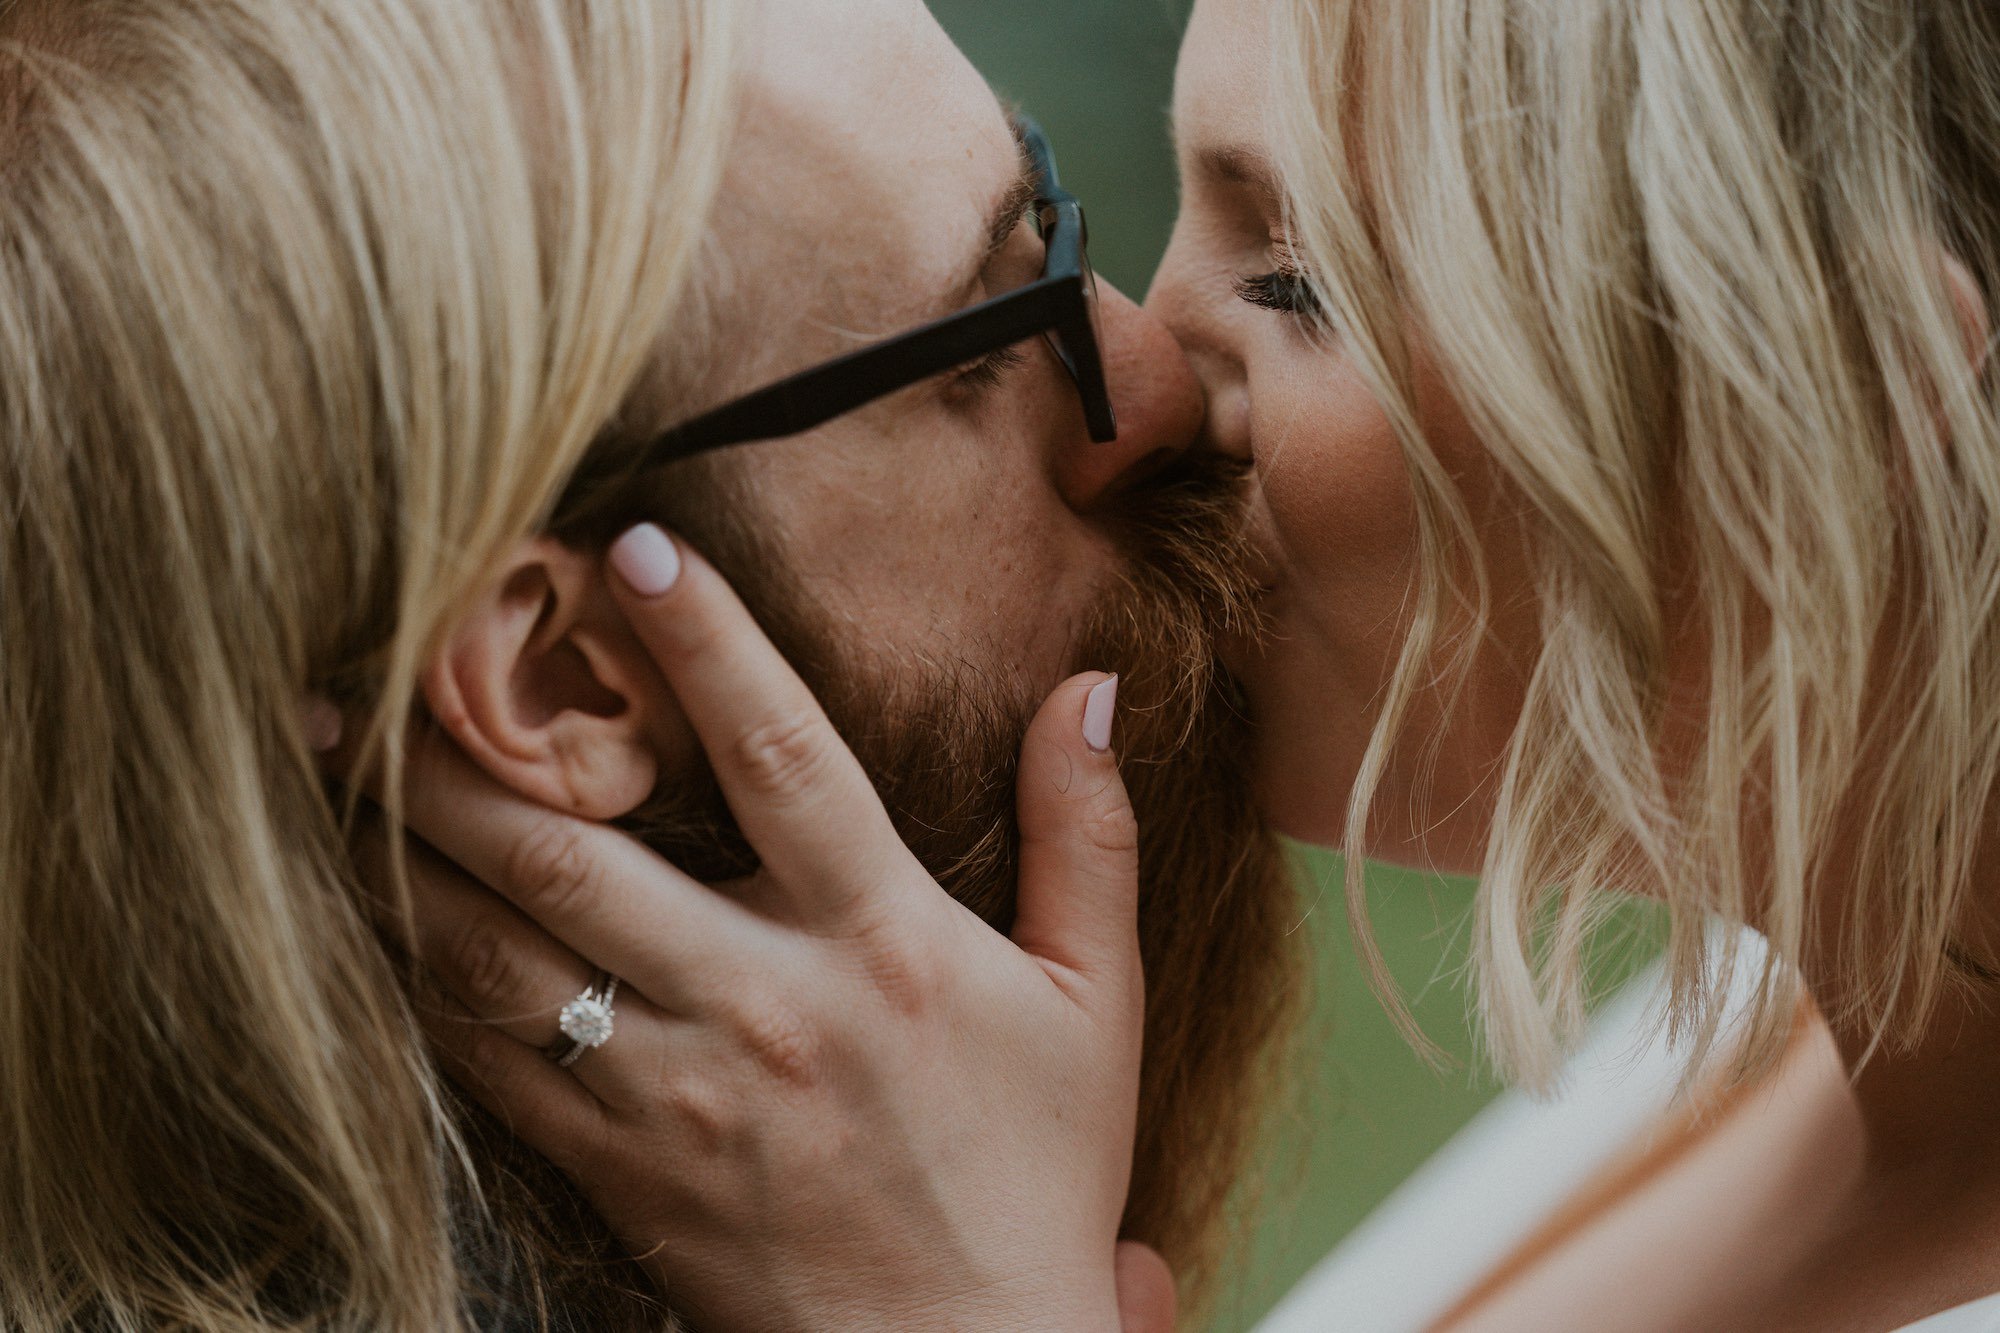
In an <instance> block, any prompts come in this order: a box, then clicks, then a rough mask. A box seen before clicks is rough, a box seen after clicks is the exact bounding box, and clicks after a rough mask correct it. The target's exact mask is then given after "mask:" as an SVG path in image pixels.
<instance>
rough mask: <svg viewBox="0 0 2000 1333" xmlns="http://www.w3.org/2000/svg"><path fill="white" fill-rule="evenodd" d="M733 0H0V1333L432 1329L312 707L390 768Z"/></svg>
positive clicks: (591, 414)
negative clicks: (338, 711)
mask: <svg viewBox="0 0 2000 1333" xmlns="http://www.w3.org/2000/svg"><path fill="white" fill-rule="evenodd" d="M730 8H731V6H730V5H728V4H726V3H712V2H710V0H490V2H489V0H476V2H468V0H284V3H268V0H17V2H16V3H12V4H9V5H7V6H6V7H4V8H0V43H4V45H0V420H4V426H3V427H0V430H4V437H3V438H0V735H4V737H5V746H4V750H0V1326H4V1327H7V1328H10V1329H22V1330H30V1331H34V1330H56V1329H69V1328H77V1327H90V1328H117V1329H140V1328H146V1329H151V1328H160V1327H189V1328H200V1329H204V1330H228V1329H244V1330H247V1329H266V1328H271V1327H280V1326H284V1327H289V1326H292V1325H295V1324H297V1325H311V1326H313V1327H326V1326H337V1327H351V1328H366V1329H370V1330H376V1329H389V1330H395V1329H402V1330H412V1331H413V1333H415V1331H418V1330H421V1331H422V1333H435V1330H438V1329H445V1328H455V1327H459V1326H460V1324H461V1318H462V1310H461V1301H462V1296H463V1287H464V1283H463V1280H462V1279H463V1275H462V1273H461V1272H460V1262H459V1259H458V1258H457V1257H456V1256H455V1253H454V1239H455V1238H454V1213H455V1212H456V1211H458V1209H457V1208H456V1207H455V1205H454V1200H455V1199H456V1200H458V1202H459V1203H463V1202H464V1195H463V1190H462V1187H463V1185H464V1183H465V1181H464V1172H463V1170H462V1169H461V1163H460V1154H459V1149H458V1147H457V1145H458V1140H457V1138H456V1135H455V1132H454V1131H453V1130H452V1128H451V1125H450V1120H449V1117H448V1116H447V1115H446V1114H445V1113H444V1111H443V1109H442V1107H443V1100H444V1097H443V1094H442V1092H441V1090H440V1086H439V1084H438V1083H437V1081H436V1078H435V1076H434V1074H433V1072H432V1071H431V1070H430V1068H429V1067H428V1065H427V1063H426V1061H425V1059H424V1057H423V1055H422V1054H421V1043H420V1041H419V1039H418V1034H417V1032H416V1029H415V1027H414V1025H413V1023H412V1021H411V1017H410V1013H409V1011H408V1008H407V1005H406V1003H405V1002H404V1000H403V999H402V998H401V987H400V986H399V978H398V977H397V976H396V975H395V972H394V969H392V967H391V966H390V965H389V963H388V961H387V960H386V958H385V956H384V953H383V951H382V948H381V946H380V944H379V943H378V942H377V940H376V938H375V936H374V935H373V933H372V932H371V930H370V928H369V925H368V923H367V921H366V920H364V916H363V909H362V904H361V901H360V898H359V895H358V892H357V891H356V889H355V887H354V885H353V877H352V874H351V871H350V869H349V864H348V858H347V854H346V852H345V849H344V844H343V840H342V838H341V836H340V828H339V819H338V812H337V811H336V810H335V809H334V808H333V807H332V806H331V805H330V803H329V801H328V799H327V797H326V796H325V794H324V793H323V789H322V785H321V780H320V777H319V774H318V772H317V770H316V768H315V764H314V758H313V756H312V754H311V753H310V750H309V746H308V741H307V737H306V736H305V734H304V732H303V728H302V725H301V707H300V705H301V700H302V698H303V697H304V695H305V693H306V691H307V690H308V689H309V688H311V689H317V690H322V691H326V692H329V693H333V694H336V695H338V696H340V697H341V698H343V699H344V700H346V701H348V702H350V703H366V704H367V705H369V706H370V707H373V706H375V705H378V704H379V715H378V716H376V717H375V719H374V722H373V725H372V727H371V732H372V734H373V735H374V736H375V737H376V738H377V739H378V740H379V741H382V742H383V743H384V744H385V745H386V746H387V747H388V749H389V750H390V751H391V752H392V753H391V755H390V758H391V760H392V762H391V763H390V765H389V769H390V771H391V772H394V771H396V770H397V768H398V767H399V766H398V765H397V764H396V763H394V762H393V760H394V754H393V750H394V748H395V746H394V740H393V738H396V737H399V736H401V735H402V734H403V732H404V722H405V720H406V716H407V713H408V711H409V709H410V707H411V701H412V699H413V697H414V694H415V690H414V681H415V677H416V673H417V671H418V668H419V664H420V663H421V662H422V661H423V660H424V658H425V656H426V653H427V650H428V649H429V648H430V646H431V645H432V644H433V642H434V641H435V639H436V636H437V635H438V633H439V631H440V628H441V627H442V626H444V625H445V624H446V622H447V620H448V618H449V617H450V616H451V614H452V610H453V608H454V606H455V605H457V604H458V603H459V602H460V601H461V599H462V597H463V595H464V594H465V592H466V591H467V589H468V586H469V585H470V584H471V583H472V582H473V581H475V580H478V579H479V578H481V577H482V576H483V575H484V574H486V573H487V572H488V571H490V569H491V568H492V567H493V565H494V561H495V560H496V558H497V556H498V554H499V553H500V552H502V551H504V550H505V549H507V548H508V547H510V546H511V545H512V544H513V543H515V542H516V541H518V540H519V539H520V538H522V537H523V536H525V535H526V534H528V533H530V532H532V531H534V530H535V529H536V528H537V527H538V525H540V524H541V523H542V522H543V521H544V519H545V517H546V516H547V514H548V513H549V511H550V509H551V507H552V506H553V504H554V503H555V501H556V499H557V496H558V494H559V492H560V491H561V490H562V487H563V484H564V481H565V479H566V478H567V476H568V474H569V473H570V471H571V470H572V468H573V467H574V465H575V464H576V462H577V460H578V458H579V457H580V455H581V454H582V452H583V450H584V449H585V447H586V446H587V445H588V444H589V443H590V441H591V440H592V438H593V436H594V435H595V434H596V433H597V432H598V431H599V429H600V427H601V426H602V425H603V424H604V423H605V422H606V421H607V420H608V419H610V418H611V417H612V415H613V414H614V412H615V410H616V409H617V408H618V406H619V404H620V402H621V400H622V399H623V398H624V397H625V396H626V394H627V392H628V391H629V390H630V389H631V387H632V386H633V384H634V382H635V381H636V380H637V379H638V378H639V376H640V374H641V371H642V370H643V369H644V368H645V366H646V363H647V362H648V361H649V360H650V359H651V358H652V357H653V356H654V355H655V354H656V352H657V350H658V347H659V345H660V341H659V340H660V335H661V334H662V332H663V331H664V330H665V329H667V328H669V327H670V326H672V325H673V324H674V322H675V320H676V319H677V312H679V311H680V309H681V307H682V305H683V304H684V297H685V296H686V293H687V288H688V285H689V276H690V270H691V266H692V261H693V259H694V257H695V255H696V252H697V249H698V245H699V241H700V238H701V236H702V233H703V231H704V229H705V225H706V217H707V212H708V206H709V202H710V200H711V198H712V196H713V193H714V190H715V187H716V183H717V179H718V176H719V173H720V160H721V157H722V153H723V147H724V144H725V142H726V124H727V111H728V96H727V88H728V85H729V82H730V80H729V71H730V66H731V63H732V62H731V59H730V57H729V54H728V47H729V43H728V40H727V37H728V33H727V28H728V23H727V21H726V18H727V11H728V10H729V9H730ZM390 795H391V802H390V803H391V805H392V806H393V805H394V797H395V793H393V792H392V793H391V794H390Z"/></svg>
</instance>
